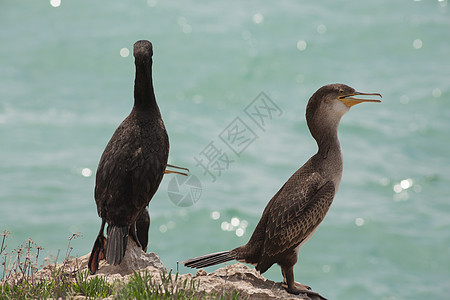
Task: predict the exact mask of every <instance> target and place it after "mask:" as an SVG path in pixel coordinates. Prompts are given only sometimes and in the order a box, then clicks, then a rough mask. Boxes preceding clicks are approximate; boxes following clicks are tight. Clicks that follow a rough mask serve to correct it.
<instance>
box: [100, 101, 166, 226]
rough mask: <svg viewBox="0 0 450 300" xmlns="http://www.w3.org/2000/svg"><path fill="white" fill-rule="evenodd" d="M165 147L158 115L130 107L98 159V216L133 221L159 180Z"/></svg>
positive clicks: (117, 221) (116, 221) (118, 222)
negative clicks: (131, 109) (129, 111)
mask: <svg viewBox="0 0 450 300" xmlns="http://www.w3.org/2000/svg"><path fill="white" fill-rule="evenodd" d="M168 151H169V141H168V136H167V133H166V130H165V128H164V124H163V122H162V120H161V117H160V116H159V118H158V117H155V116H151V115H148V114H145V113H143V112H137V111H135V110H134V109H133V111H132V112H131V113H130V115H129V116H128V117H127V118H126V119H125V120H124V121H123V122H122V123H121V124H120V125H119V127H118V128H117V129H116V131H115V132H114V134H113V136H112V137H111V140H110V141H109V143H108V145H107V146H106V148H105V151H104V152H103V154H102V157H101V159H100V163H99V166H98V169H97V174H96V186H95V201H96V203H97V210H98V213H99V216H100V217H102V218H104V219H106V221H107V223H108V224H114V225H130V224H132V223H133V222H134V221H135V220H136V218H137V215H138V213H139V212H140V211H142V209H143V208H144V207H145V206H147V205H148V203H149V202H150V200H151V198H152V197H153V195H154V193H155V192H156V190H157V188H158V186H159V184H160V182H161V180H162V177H163V174H164V170H165V167H166V164H167V157H168Z"/></svg>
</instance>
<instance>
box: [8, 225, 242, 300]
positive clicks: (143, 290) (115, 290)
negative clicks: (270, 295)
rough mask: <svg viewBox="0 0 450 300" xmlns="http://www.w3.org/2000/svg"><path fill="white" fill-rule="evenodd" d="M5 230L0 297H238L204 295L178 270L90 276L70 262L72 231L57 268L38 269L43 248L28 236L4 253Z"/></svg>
mask: <svg viewBox="0 0 450 300" xmlns="http://www.w3.org/2000/svg"><path fill="white" fill-rule="evenodd" d="M10 234H11V233H10V232H9V231H7V230H5V231H3V232H2V233H0V240H1V244H0V258H1V260H2V266H3V268H2V269H3V270H2V277H1V281H0V299H49V298H52V299H66V298H73V297H77V296H81V297H85V298H86V299H102V298H107V297H109V296H111V295H112V296H113V297H114V299H137V300H139V299H171V300H172V299H177V300H185V299H220V300H235V299H241V297H240V295H239V293H238V292H236V291H235V292H233V293H232V294H228V293H225V294H220V295H216V294H206V293H205V292H204V291H201V292H200V291H199V286H200V281H199V280H195V279H193V278H189V279H184V280H183V279H181V278H180V277H179V274H178V271H177V272H176V273H175V274H172V270H170V272H168V273H166V272H162V273H161V274H159V276H153V275H152V274H151V273H149V272H148V270H144V271H142V272H134V274H133V275H132V276H130V279H129V281H128V282H120V281H115V282H113V283H109V282H108V281H107V280H106V278H105V277H101V276H89V271H88V270H87V269H84V270H82V269H81V264H79V263H77V261H76V259H75V262H76V263H75V264H74V265H73V264H69V263H68V262H69V260H70V259H71V256H70V253H71V252H72V250H73V248H72V247H71V246H70V243H71V241H72V240H73V239H75V238H77V237H80V234H79V233H75V234H73V235H72V236H71V237H69V239H68V245H67V249H66V252H65V257H64V260H63V262H62V264H61V266H60V267H58V266H57V260H58V256H59V251H58V255H57V256H56V258H55V259H46V260H44V261H46V265H45V266H44V267H43V270H45V271H46V272H43V273H42V274H43V275H41V272H39V274H40V275H39V276H36V272H37V270H38V267H37V265H38V260H39V255H40V253H41V252H42V250H43V248H42V247H40V246H38V245H37V244H36V243H34V242H33V241H32V240H31V239H29V240H28V241H27V242H25V243H24V244H22V245H21V246H19V247H18V248H17V249H14V250H13V251H12V252H9V253H8V252H7V251H6V250H7V237H8V236H9V235H10Z"/></svg>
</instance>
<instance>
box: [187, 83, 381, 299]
mask: <svg viewBox="0 0 450 300" xmlns="http://www.w3.org/2000/svg"><path fill="white" fill-rule="evenodd" d="M359 95H376V96H380V97H381V95H380V94H376V93H370V94H368V93H359V92H356V91H355V90H354V89H353V88H351V87H349V86H347V85H344V84H330V85H325V86H323V87H321V88H320V89H319V90H317V91H316V92H315V93H314V95H312V97H311V98H310V99H309V102H308V105H307V108H306V121H307V124H308V127H309V130H310V132H311V134H312V136H313V137H314V139H315V140H316V142H317V145H318V147H319V150H318V152H317V153H316V154H315V155H314V156H313V157H311V158H310V159H309V160H308V161H307V162H306V163H305V164H304V165H303V166H302V167H301V168H300V169H298V170H297V171H296V172H295V173H294V174H293V175H292V176H291V177H290V178H289V180H288V181H287V182H286V183H285V184H284V185H283V186H282V187H281V189H280V190H279V191H278V192H277V193H276V194H275V196H273V198H272V199H271V200H270V201H269V203H268V204H267V206H266V208H265V209H264V212H263V214H262V216H261V219H260V221H259V223H258V225H257V226H256V228H255V231H254V232H253V235H252V236H251V238H250V240H249V241H248V243H247V244H246V245H244V246H241V247H238V248H236V249H233V250H230V251H223V252H218V253H213V254H208V255H204V256H200V257H197V258H192V259H189V260H186V261H184V262H183V264H184V265H185V266H187V267H192V268H202V267H207V266H211V265H215V264H219V263H223V262H226V261H230V260H238V261H240V262H244V263H249V264H253V265H255V266H256V270H258V271H259V272H260V273H264V272H265V271H267V270H268V269H269V268H270V267H271V266H272V265H273V264H275V263H277V264H278V265H280V267H281V271H282V273H283V278H284V283H285V284H287V291H288V292H289V293H292V294H299V293H300V292H303V293H307V294H310V295H317V293H314V292H312V291H309V290H308V289H307V288H308V287H307V286H304V285H301V284H299V283H296V282H295V281H294V265H295V263H296V262H297V258H298V251H299V248H300V246H302V245H303V244H304V243H306V241H308V240H309V239H310V238H311V236H312V235H313V234H314V233H315V231H316V230H317V227H318V226H319V224H320V223H321V222H322V220H323V219H324V217H325V215H326V213H327V211H328V209H329V208H330V205H331V202H332V201H333V198H334V196H335V194H336V192H337V190H338V187H339V183H340V181H341V176H342V154H341V148H340V145H339V139H338V126H339V121H340V120H341V117H342V116H343V115H344V114H345V113H346V112H347V111H349V109H350V107H351V106H353V105H355V104H358V103H361V102H381V101H380V100H372V99H361V98H356V97H358V96H359ZM354 96H356V97H354Z"/></svg>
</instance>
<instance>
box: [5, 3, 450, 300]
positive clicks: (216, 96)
mask: <svg viewBox="0 0 450 300" xmlns="http://www.w3.org/2000/svg"><path fill="white" fill-rule="evenodd" d="M0 7H1V9H0V28H1V29H0V43H1V46H0V205H1V206H0V231H3V230H8V231H10V232H11V235H10V236H9V237H8V238H7V246H8V248H7V251H9V252H10V253H13V249H14V248H15V247H18V246H19V245H21V244H22V243H25V242H26V241H27V240H28V239H29V238H31V239H32V240H33V241H34V242H35V243H37V244H38V245H40V246H42V247H43V248H44V250H43V251H44V253H45V255H52V256H57V255H58V249H60V251H61V253H60V254H59V256H58V257H59V260H61V259H62V257H63V254H64V253H65V251H66V248H67V245H68V238H69V237H70V236H72V234H73V233H80V234H81V236H80V237H79V238H76V239H74V240H72V242H71V246H72V247H73V250H72V252H71V254H72V255H74V256H81V255H84V254H87V253H88V252H89V251H90V250H91V248H92V245H93V242H94V239H95V237H96V235H97V233H98V230H99V226H100V218H99V217H98V215H97V211H96V205H95V202H94V199H93V190H94V185H95V172H96V168H97V164H98V161H99V159H100V156H101V154H102V152H103V149H104V148H105V146H106V144H107V142H108V140H109V139H110V137H111V136H112V134H113V132H114V130H115V129H116V127H117V126H118V125H119V124H120V122H121V121H122V120H123V119H124V118H125V117H126V116H127V115H128V113H129V112H130V110H131V108H132V104H133V84H134V58H133V55H132V47H133V43H134V42H135V41H137V40H139V39H147V40H150V41H151V42H152V43H153V47H154V56H153V61H154V64H153V74H154V86H155V91H156V96H157V100H158V104H159V107H160V109H161V113H162V116H163V119H164V121H165V124H166V128H167V131H168V133H169V137H170V142H171V149H170V158H169V160H170V162H171V163H172V164H176V165H180V166H184V167H188V168H189V169H190V170H191V173H192V176H191V177H190V178H194V177H195V178H197V179H198V180H199V182H198V183H197V186H195V185H194V188H195V187H197V189H190V186H189V185H188V184H187V183H185V184H183V185H181V186H179V191H177V190H176V188H177V187H178V185H177V184H176V182H175V183H172V184H175V188H173V186H172V187H170V185H169V184H170V183H171V180H175V179H174V178H178V177H174V176H173V175H172V176H171V175H166V176H165V178H164V179H163V181H162V183H161V185H160V188H159V190H158V192H157V194H156V195H155V197H154V198H153V200H152V201H151V203H150V214H151V228H150V245H149V250H150V251H153V252H156V253H158V254H159V255H160V257H161V259H162V261H163V263H164V264H165V265H166V267H167V268H169V269H170V268H173V269H176V262H177V261H181V260H184V259H187V258H190V257H194V256H198V255H201V254H206V253H209V252H216V251H220V250H227V249H231V248H234V247H237V246H239V245H243V244H244V243H246V242H247V241H248V239H249V238H250V236H251V233H252V232H253V229H254V228H255V226H256V224H257V222H258V220H259V218H260V216H261V213H262V211H263V209H264V207H265V205H266V204H267V202H268V201H269V200H270V198H271V197H272V196H273V195H274V194H275V193H276V192H277V191H278V189H279V188H280V187H281V186H282V185H283V183H284V182H285V181H286V180H287V179H288V178H289V177H290V175H291V174H292V173H293V172H295V170H297V169H298V168H299V167H300V166H301V165H302V164H303V163H304V162H305V161H306V160H307V159H308V158H309V157H310V156H312V155H313V154H314V153H315V151H316V149H317V148H316V144H315V142H314V140H313V139H312V137H311V136H310V133H309V131H308V129H307V126H306V122H305V118H304V114H305V107H306V103H307V101H308V99H309V97H310V96H311V95H312V94H313V93H314V92H315V91H316V90H317V89H318V88H319V87H321V86H322V85H325V84H328V83H336V82H339V83H346V84H348V85H350V86H352V87H354V88H355V89H356V90H359V91H363V92H379V93H381V94H382V95H383V99H382V103H381V104H373V103H365V104H360V105H358V106H355V107H353V108H352V109H351V111H350V112H349V113H348V114H347V115H345V116H344V117H343V119H342V121H341V125H340V130H339V136H340V141H341V147H342V151H343V156H344V174H343V178H342V182H341V187H340V190H339V192H338V194H337V196H336V198H335V200H334V202H333V205H332V206H331V209H330V211H329V213H328V215H327V217H326V218H325V220H324V222H323V223H322V224H321V226H320V228H319V230H318V231H317V232H316V234H315V236H314V237H313V238H312V239H311V240H310V241H309V242H308V243H307V244H306V245H304V246H303V247H302V249H301V250H300V256H299V262H298V263H297V265H296V266H295V277H296V280H297V281H299V282H302V283H305V284H308V285H310V286H311V287H312V288H313V289H314V290H316V291H318V292H320V293H321V294H323V295H324V296H327V297H328V298H329V299H448V297H449V294H450V199H449V195H450V157H449V156H450V155H449V153H450V102H449V101H450V59H449V57H450V56H449V54H450V11H449V9H450V8H449V5H448V1H447V0H443V1H432V0H427V1H425V0H423V1H412V0H409V1H381V0H376V1H346V2H345V3H344V2H342V1H341V2H337V1H329V0H327V1H321V2H308V1H277V2H272V3H268V2H264V1H251V2H243V1H235V0H232V1H221V2H214V3H212V2H209V1H203V0H202V1H191V0H186V1H163V0H148V1H133V2H125V1H108V2H104V1H86V0H77V1H64V0H63V1H59V0H52V1H35V0H33V1H32V0H28V1H3V2H2V4H1V5H0ZM261 93H263V94H261ZM261 97H263V98H264V99H265V100H266V103H269V104H270V105H272V107H277V108H278V110H276V111H270V112H271V113H272V112H273V114H271V115H269V114H268V113H269V111H268V110H264V108H261V107H260V108H261V113H265V115H266V117H265V119H264V120H265V123H264V126H259V125H261V124H259V125H258V120H261V119H258V118H257V116H255V115H253V116H254V117H255V118H256V119H255V120H256V121H255V120H253V119H252V118H251V117H250V116H252V115H251V114H247V113H246V112H249V109H252V108H255V107H256V106H255V104H257V103H262V102H258V101H261V99H262V98H261ZM236 118H238V119H236ZM236 120H237V121H236ZM233 122H234V123H233ZM236 122H238V123H236ZM236 124H237V125H239V126H242V124H245V125H246V126H247V127H245V128H247V130H250V131H246V132H247V134H251V136H250V137H251V139H250V140H248V139H242V140H240V141H241V142H240V143H239V145H237V147H240V148H239V149H238V151H236V152H234V151H233V149H232V148H233V147H230V140H228V142H229V143H228V144H227V135H226V134H227V132H230V131H229V130H230V128H235V127H233V126H235V125H236ZM237 125H236V126H237ZM247 137H248V136H247ZM228 138H229V136H228ZM232 142H233V143H235V144H234V146H236V140H234V141H232ZM213 146H214V147H213ZM231 146H233V145H231ZM244 148H245V149H244ZM208 150H210V151H212V150H214V151H216V152H215V153H216V154H217V156H216V157H215V158H216V160H215V161H214V162H210V165H209V169H205V168H203V167H202V164H205V163H206V162H207V161H206V160H203V163H198V161H201V160H202V159H206V155H205V153H207V151H208ZM234 150H236V149H234ZM241 150H242V151H241ZM209 153H211V152H209ZM171 189H172V190H171ZM171 191H172V192H175V193H177V192H178V194H179V195H188V194H189V193H191V192H193V194H192V195H194V198H195V200H196V201H195V203H192V202H191V203H187V204H192V205H187V204H186V203H185V204H184V205H179V204H178V205H176V204H175V203H174V201H172V200H173V199H172V198H173V194H172V196H171V195H170V194H169V192H171ZM197 200H198V201H197ZM216 268H217V267H210V268H207V269H206V270H207V271H208V272H209V271H212V270H214V269H216ZM180 272H182V273H185V272H193V271H192V270H190V269H187V268H184V267H180ZM264 275H265V276H266V277H267V278H270V279H272V280H275V281H280V280H281V279H282V276H281V272H280V268H279V267H278V266H273V267H272V268H271V269H270V270H269V271H268V272H267V273H265V274H264Z"/></svg>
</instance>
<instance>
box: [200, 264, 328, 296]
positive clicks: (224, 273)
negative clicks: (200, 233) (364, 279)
mask: <svg viewBox="0 0 450 300" xmlns="http://www.w3.org/2000/svg"><path fill="white" fill-rule="evenodd" d="M201 271H203V270H199V272H197V275H196V276H195V277H194V278H195V279H198V280H200V286H199V291H205V292H206V293H215V294H224V293H228V294H230V295H231V294H233V292H234V291H237V292H239V296H240V297H243V298H247V299H297V300H298V299H312V300H315V299H321V298H320V296H315V295H306V294H300V295H292V294H289V293H288V292H286V290H285V289H284V288H283V287H282V286H281V283H279V282H274V281H271V280H268V279H266V278H264V277H263V276H262V275H261V274H259V272H258V271H256V270H255V269H253V268H250V267H248V266H246V265H243V264H241V263H236V264H234V265H229V266H226V267H224V268H220V269H217V270H216V271H214V272H212V273H210V274H207V275H205V274H204V273H206V272H204V271H203V272H204V273H203V272H201Z"/></svg>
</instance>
